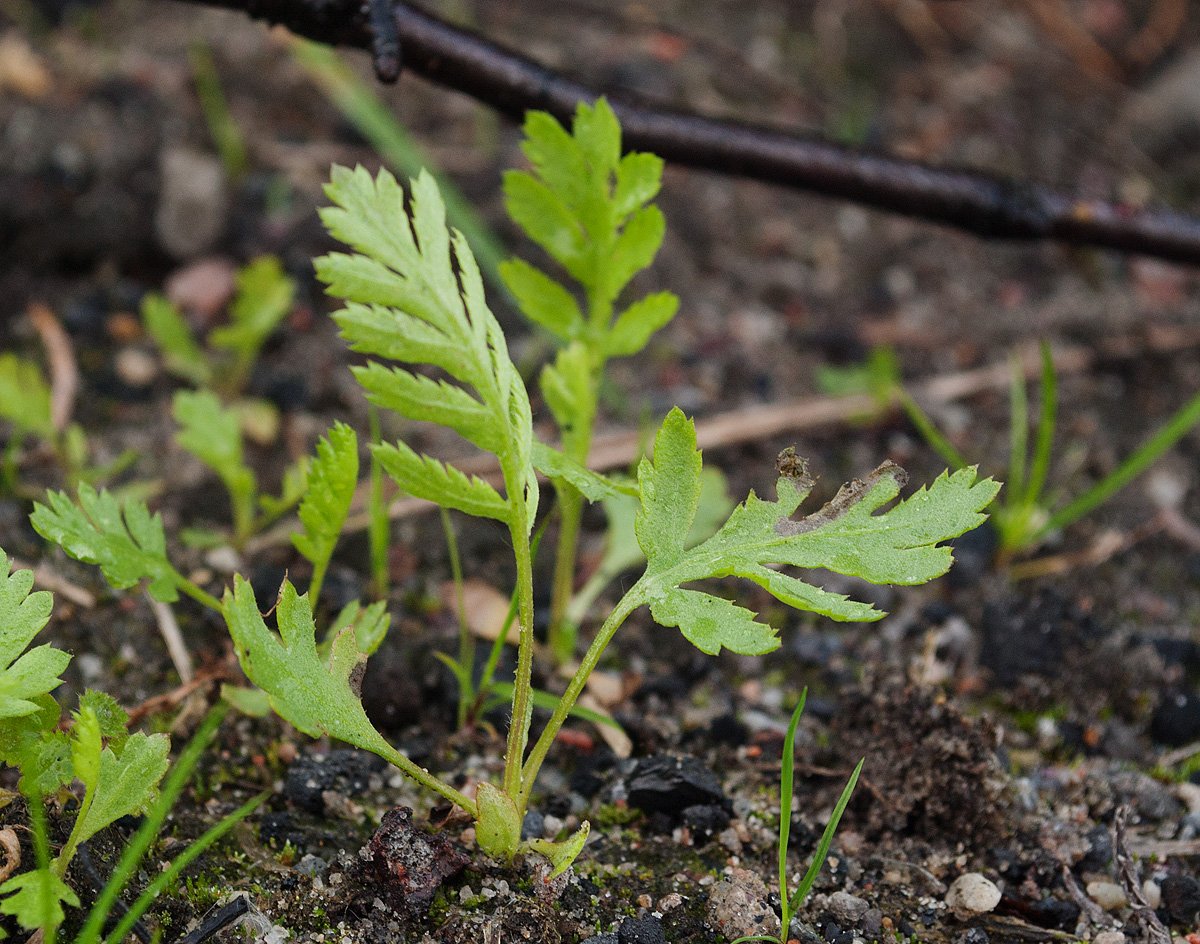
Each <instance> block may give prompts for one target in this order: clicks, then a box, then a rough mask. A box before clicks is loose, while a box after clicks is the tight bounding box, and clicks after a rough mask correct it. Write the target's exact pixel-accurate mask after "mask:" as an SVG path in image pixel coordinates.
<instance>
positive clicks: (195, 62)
mask: <svg viewBox="0 0 1200 944" xmlns="http://www.w3.org/2000/svg"><path fill="white" fill-rule="evenodd" d="M188 60H189V61H190V62H191V64H192V80H193V81H194V82H195V83H196V97H197V98H198V99H199V100H200V110H201V111H203V112H204V121H205V123H206V124H207V125H208V133H209V134H210V135H212V139H213V143H214V144H215V145H216V146H217V154H219V155H220V157H221V166H222V167H224V168H225V176H226V177H228V178H229V179H230V180H231V181H234V182H235V183H236V182H237V181H240V180H241V179H242V178H243V177H244V176H245V175H246V171H247V169H249V167H250V158H249V155H248V154H247V152H246V141H245V139H244V138H243V137H242V132H241V129H239V128H238V126H237V122H236V121H234V119H233V115H232V114H231V113H230V111H229V104H228V102H226V101H225V92H224V90H223V89H222V88H221V78H220V76H219V75H218V74H217V64H216V63H215V62H213V57H212V50H210V49H209V48H208V44H207V43H202V42H195V43H192V44H191V46H189V47H188Z"/></svg>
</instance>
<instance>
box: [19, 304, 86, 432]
mask: <svg viewBox="0 0 1200 944" xmlns="http://www.w3.org/2000/svg"><path fill="white" fill-rule="evenodd" d="M29 320H30V321H31V322H33V326H34V328H35V329H37V333H38V336H39V337H40V338H41V339H42V347H43V348H44V349H45V351H46V366H47V367H48V368H49V373H50V417H51V419H52V420H53V421H54V428H55V429H57V430H58V431H59V432H60V433H61V432H62V431H63V430H64V429H66V428H67V424H68V423H70V422H71V414H72V413H74V412H75V398H76V397H77V396H78V395H79V365H78V364H77V363H76V361H75V346H74V345H73V344H72V343H71V336H70V335H69V334H67V332H66V330H65V329H64V328H63V326H62V322H60V321H59V320H58V318H56V317H55V315H54V312H52V311H51V310H50V308H49V307H48V306H46V305H43V304H42V303H40V302H34V303H33V304H31V305H30V306H29Z"/></svg>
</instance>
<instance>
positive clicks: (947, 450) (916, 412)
mask: <svg viewBox="0 0 1200 944" xmlns="http://www.w3.org/2000/svg"><path fill="white" fill-rule="evenodd" d="M895 389H896V397H897V398H898V399H899V400H900V405H901V406H902V407H903V408H904V412H905V413H906V414H908V418H909V420H910V421H911V422H912V424H913V426H915V427H916V428H917V432H918V433H920V434H921V438H922V439H924V440H925V442H927V443H928V444H929V446H930V448H932V449H933V451H934V452H936V453H937V454H938V455H939V456H941V457H942V459H943V460H944V461H945V462H946V464H947V465H949V466H950V468H951V469H953V470H954V471H956V472H957V471H958V470H959V469H965V468H966V467H967V460H966V459H965V458H964V457H963V454H962V453H961V452H959V451H958V450H957V449H955V448H954V446H953V445H951V443H950V440H948V439H947V438H946V437H945V436H943V435H942V431H941V430H940V429H938V428H937V427H936V426H935V425H934V424H933V420H931V419H930V418H929V414H928V413H926V412H925V411H924V410H922V409H921V406H920V404H919V403H917V401H916V400H914V399H913V396H912V394H911V393H909V392H908V391H907V390H905V389H904V388H903V387H896V388H895Z"/></svg>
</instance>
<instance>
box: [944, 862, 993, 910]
mask: <svg viewBox="0 0 1200 944" xmlns="http://www.w3.org/2000/svg"><path fill="white" fill-rule="evenodd" d="M999 903H1000V889H999V888H997V887H996V884H995V882H992V881H991V880H990V879H988V878H986V877H985V876H983V875H981V874H979V873H978V872H968V873H966V874H965V875H960V876H959V877H958V878H956V879H955V880H954V884H953V885H951V886H950V890H949V891H948V892H946V904H947V905H949V906H950V908H951V910H952V911H953V912H954V913H955V915H957V916H958V917H959V918H964V919H965V918H971V917H974V916H975V915H979V914H984V913H985V912H988V911H991V910H992V909H993V908H995V907H996V905H998V904H999Z"/></svg>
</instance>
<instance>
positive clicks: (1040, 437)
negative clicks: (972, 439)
mask: <svg viewBox="0 0 1200 944" xmlns="http://www.w3.org/2000/svg"><path fill="white" fill-rule="evenodd" d="M1011 363H1012V377H1011V382H1010V384H1009V414H1010V415H1009V456H1008V480H1007V482H1006V483H1005V488H1004V493H1003V494H1002V496H1001V500H1000V502H999V503H998V505H997V507H996V508H995V509H993V511H992V524H993V526H994V527H995V528H996V533H997V535H998V536H999V553H1000V559H1001V560H1002V561H1007V560H1009V559H1011V558H1012V557H1013V556H1014V555H1016V554H1020V553H1022V552H1025V551H1029V550H1032V549H1033V548H1035V547H1036V546H1037V545H1038V544H1040V543H1041V542H1042V541H1043V540H1045V539H1046V537H1048V536H1049V535H1050V534H1052V533H1054V532H1055V531H1059V530H1061V529H1063V528H1065V527H1067V526H1068V525H1070V524H1072V523H1074V522H1075V521H1077V520H1079V519H1080V518H1082V517H1083V516H1084V515H1086V514H1088V513H1089V512H1091V511H1092V510H1094V509H1095V508H1097V507H1099V506H1100V505H1102V504H1104V502H1106V501H1108V500H1109V499H1110V498H1112V497H1113V495H1115V494H1116V493H1117V492H1118V491H1120V490H1121V489H1122V488H1124V487H1125V486H1126V485H1128V484H1129V483H1130V482H1131V481H1133V480H1134V479H1135V478H1137V477H1138V476H1139V475H1141V474H1142V473H1143V472H1144V471H1146V469H1148V468H1149V467H1150V466H1151V465H1153V464H1154V463H1155V462H1156V461H1158V459H1159V458H1160V457H1161V456H1162V455H1163V453H1165V452H1167V451H1168V450H1169V449H1171V448H1172V447H1173V446H1175V445H1176V443H1178V442H1179V441H1180V440H1181V439H1182V438H1183V437H1184V436H1186V435H1187V433H1188V431H1189V430H1191V429H1192V428H1193V427H1194V426H1195V425H1196V424H1197V423H1200V393H1197V394H1196V395H1194V396H1193V397H1192V398H1191V399H1189V400H1188V401H1187V402H1186V403H1184V404H1183V406H1181V407H1180V408H1179V409H1178V410H1177V411H1176V412H1175V413H1174V414H1173V415H1172V416H1171V417H1170V418H1169V419H1168V420H1167V421H1166V422H1165V423H1164V424H1163V425H1162V426H1161V427H1159V428H1158V430H1156V431H1155V432H1154V433H1153V434H1151V435H1150V437H1149V438H1148V439H1146V441H1145V442H1143V443H1142V445H1140V446H1139V447H1138V448H1137V449H1135V450H1134V451H1133V452H1132V453H1130V455H1129V456H1128V457H1126V458H1125V460H1124V461H1123V462H1121V463H1120V465H1118V466H1117V467H1116V468H1115V469H1113V471H1112V472H1110V473H1109V474H1108V475H1106V476H1105V477H1104V478H1102V479H1101V480H1100V481H1099V482H1096V483H1095V484H1094V485H1092V486H1091V487H1090V488H1089V489H1087V490H1086V491H1085V492H1084V493H1083V494H1082V495H1079V496H1078V497H1076V498H1074V499H1072V500H1070V501H1067V502H1065V503H1058V502H1057V501H1056V500H1054V499H1047V498H1046V496H1045V486H1046V480H1047V476H1048V474H1049V471H1050V463H1051V458H1052V455H1053V451H1054V432H1055V427H1056V425H1057V420H1058V375H1057V372H1056V370H1055V368H1054V356H1053V353H1052V352H1051V350H1050V345H1049V344H1047V343H1045V342H1043V343H1042V345H1041V404H1040V407H1039V410H1038V418H1037V422H1036V425H1035V427H1034V431H1033V432H1034V442H1033V452H1032V455H1031V454H1030V451H1029V403H1028V398H1027V396H1026V392H1025V371H1024V368H1023V366H1022V364H1021V360H1020V358H1019V357H1018V356H1017V355H1015V354H1014V355H1013V357H1012V359H1011ZM822 386H823V387H824V388H825V389H826V390H828V391H829V392H832V393H839V394H847V393H861V392H869V393H871V394H872V395H874V396H875V397H876V399H877V400H878V401H879V403H880V406H881V408H884V409H886V407H887V406H888V405H890V404H891V403H893V402H897V403H899V405H900V406H901V407H902V408H903V409H904V411H905V413H906V414H908V417H909V419H910V420H911V421H912V423H913V425H914V426H915V427H916V428H917V430H918V432H920V434H921V436H922V437H923V438H924V439H925V441H926V442H927V443H929V445H930V446H931V447H932V448H933V449H934V451H936V452H937V454H938V455H939V456H941V457H942V458H943V459H944V460H945V461H946V462H947V463H948V464H949V465H950V466H951V468H956V469H962V468H966V466H967V461H966V459H965V458H964V457H963V455H962V453H961V452H959V451H958V449H956V448H955V447H954V445H953V444H952V443H951V442H950V441H949V439H947V438H946V436H945V435H943V434H942V432H941V431H940V430H939V429H938V428H937V425H936V424H935V423H934V422H933V420H932V419H931V418H930V417H929V415H928V414H927V413H926V412H925V411H924V410H923V409H922V408H921V405H920V404H919V403H917V401H916V399H915V398H914V397H913V396H912V394H910V393H909V392H908V391H907V390H905V389H904V387H903V385H902V382H901V379H900V370H899V362H898V361H897V360H896V358H895V355H894V354H891V352H889V351H887V350H886V349H877V350H876V351H873V352H872V353H871V355H870V357H868V359H867V362H866V364H865V365H863V367H860V368H851V369H849V370H837V371H829V372H827V373H826V374H824V375H823V380H822ZM1056 505H1057V507H1055V506H1056Z"/></svg>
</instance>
